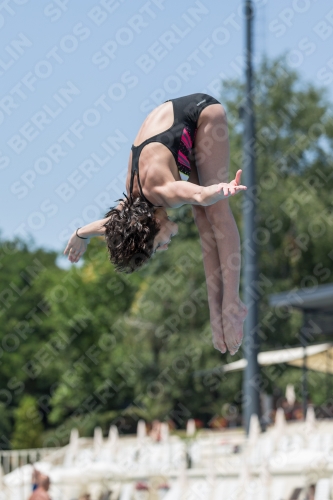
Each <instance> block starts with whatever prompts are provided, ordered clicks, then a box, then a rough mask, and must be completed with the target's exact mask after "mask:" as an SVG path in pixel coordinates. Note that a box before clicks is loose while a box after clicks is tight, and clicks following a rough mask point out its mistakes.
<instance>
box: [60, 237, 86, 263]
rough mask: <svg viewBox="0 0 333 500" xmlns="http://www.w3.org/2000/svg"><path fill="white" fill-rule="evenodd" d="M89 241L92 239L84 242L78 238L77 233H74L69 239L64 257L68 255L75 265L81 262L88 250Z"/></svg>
mask: <svg viewBox="0 0 333 500" xmlns="http://www.w3.org/2000/svg"><path fill="white" fill-rule="evenodd" d="M89 241H90V238H88V239H87V240H83V239H81V238H78V236H76V233H73V234H72V236H71V237H70V238H69V241H68V243H67V246H66V248H65V250H64V255H68V260H69V261H70V262H72V263H73V264H74V263H75V262H79V260H80V258H81V257H82V255H83V254H84V252H85V251H86V250H87V246H88V243H89Z"/></svg>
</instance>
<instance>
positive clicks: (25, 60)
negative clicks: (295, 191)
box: [0, 0, 333, 250]
mask: <svg viewBox="0 0 333 500" xmlns="http://www.w3.org/2000/svg"><path fill="white" fill-rule="evenodd" d="M253 3H254V6H255V11H256V20H255V36H254V49H255V55H256V57H257V58H260V56H261V55H262V54H263V53H266V55H267V56H268V57H271V58H272V57H276V56H278V55H279V54H281V53H282V52H285V51H287V53H288V61H289V65H290V67H291V68H293V69H297V70H298V71H299V72H300V73H301V75H302V76H303V77H304V78H305V79H306V80H307V81H311V82H313V83H314V84H315V85H318V86H324V87H327V88H328V89H329V95H330V97H331V99H332V96H333V93H332V84H331V80H332V81H333V53H332V47H333V44H332V41H333V8H332V3H331V2H330V0H321V1H319V0H297V1H296V0H280V1H279V2H276V1H274V0H258V1H254V2H253ZM242 5H243V2H226V1H217V0H214V1H212V0H210V1H208V0H200V1H199V0H182V2H180V1H178V2H177V1H175V0H142V1H135V2H134V1H132V2H130V1H129V0H122V1H121V0H100V1H92V0H83V1H79V0H76V1H75V0H53V1H52V2H49V1H46V0H43V1H38V2H34V1H33V0H7V1H6V2H2V3H1V6H0V30H1V41H2V44H1V48H0V78H1V95H0V128H1V131H0V133H1V135H0V137H1V142H0V175H1V191H2V195H1V202H0V203H1V219H0V230H1V232H2V237H3V238H13V237H14V236H15V235H19V236H21V237H23V238H24V239H26V240H29V239H32V240H33V241H34V242H35V244H36V245H38V246H43V247H45V248H49V249H56V250H62V249H63V248H64V246H65V244H66V242H67V240H68V237H69V235H70V234H71V232H72V231H73V229H74V228H76V227H78V226H82V225H84V224H86V223H88V222H91V221H92V220H96V219H98V218H101V217H102V216H103V215H104V213H105V212H106V211H107V210H108V208H109V207H110V206H111V205H112V204H113V202H114V201H115V200H116V199H118V198H119V197H120V196H121V195H122V192H123V191H124V189H125V183H124V177H125V174H126V169H127V161H128V154H129V150H130V146H131V144H132V142H133V140H134V138H135V135H136V133H137V130H138V128H139V126H140V124H141V122H142V121H143V119H144V118H145V116H146V115H147V113H148V112H149V111H150V110H151V109H153V107H154V106H156V105H157V104H159V103H161V102H163V101H165V100H167V99H170V98H173V97H178V96H180V95H186V94H190V93H193V92H201V91H205V92H207V93H210V94H212V95H214V96H215V97H219V90H218V88H219V80H220V79H221V76H225V77H235V76H239V75H240V77H241V78H243V75H242V69H241V66H240V61H241V59H242V54H243V47H244V18H243V15H242Z"/></svg>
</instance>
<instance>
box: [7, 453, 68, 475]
mask: <svg viewBox="0 0 333 500" xmlns="http://www.w3.org/2000/svg"><path fill="white" fill-rule="evenodd" d="M56 450H59V448H32V449H29V450H6V451H3V450H0V465H1V466H2V470H3V473H4V474H8V473H9V472H12V471H13V470H15V469H17V468H18V467H22V466H23V465H26V464H33V463H34V462H38V461H39V460H42V459H44V458H45V457H46V456H47V455H50V453H53V452H54V451H56Z"/></svg>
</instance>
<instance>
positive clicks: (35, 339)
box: [0, 58, 333, 447]
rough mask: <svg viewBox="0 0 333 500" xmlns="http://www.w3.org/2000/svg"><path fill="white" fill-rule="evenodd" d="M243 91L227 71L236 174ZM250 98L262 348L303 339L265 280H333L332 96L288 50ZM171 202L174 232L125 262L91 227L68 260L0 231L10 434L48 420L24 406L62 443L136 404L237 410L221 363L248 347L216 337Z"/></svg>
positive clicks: (177, 415)
mask: <svg viewBox="0 0 333 500" xmlns="http://www.w3.org/2000/svg"><path fill="white" fill-rule="evenodd" d="M243 95H244V86H243V84H242V82H241V81H239V80H229V81H225V82H223V85H222V86H221V102H222V103H223V105H224V107H225V108H226V110H227V116H228V123H229V136H230V178H231V177H233V176H234V174H235V172H236V170H237V169H238V168H241V167H242V121H241V119H240V118H239V114H240V111H241V109H242V106H244V99H243ZM255 109H256V120H257V121H256V131H257V145H256V147H257V186H256V190H255V192H254V193H253V197H254V198H255V197H257V198H258V210H257V213H258V215H257V223H258V229H257V233H256V237H257V242H258V263H259V271H260V284H259V286H258V293H259V295H260V322H261V324H260V336H261V342H262V349H272V348H283V347H285V346H288V345H298V344H299V337H298V332H299V327H300V324H301V316H300V314H296V313H294V312H293V313H291V312H290V311H287V312H285V313H284V314H283V315H281V314H279V313H278V312H277V311H273V310H272V309H270V308H269V306H268V300H267V297H268V294H270V293H273V292H278V291H286V290H289V289H293V288H306V287H309V286H317V285H320V284H324V283H327V282H332V260H333V252H332V248H333V232H332V230H331V228H332V225H333V216H332V201H331V193H332V188H333V170H332V160H331V158H332V155H331V150H332V141H333V120H332V116H333V114H332V105H331V104H330V103H329V101H328V99H327V96H326V94H325V92H324V90H322V89H317V88H314V87H313V85H311V84H306V83H304V82H303V81H302V80H301V79H300V77H299V75H297V73H295V72H293V71H291V70H290V69H289V68H288V66H287V64H286V63H285V60H284V58H280V59H277V60H274V61H267V60H265V59H264V60H263V61H262V63H261V65H260V67H259V69H258V71H257V75H256V95H255ZM242 203H243V197H242V195H238V196H237V197H234V198H232V199H231V200H230V204H231V207H232V210H233V212H234V214H235V218H236V221H237V224H238V227H239V229H240V233H241V235H242V229H243V228H242V224H243V222H242ZM171 216H172V217H173V218H174V219H175V220H176V221H177V222H178V223H179V228H180V229H179V236H178V237H177V238H176V239H175V240H174V241H173V243H172V245H171V246H170V248H169V250H168V252H164V253H161V254H158V255H155V256H154V257H153V259H152V261H151V263H150V264H149V265H148V266H146V267H145V268H144V269H143V270H141V271H140V272H138V273H135V274H133V275H130V276H128V275H122V274H119V273H116V272H115V271H114V269H113V268H112V266H111V265H110V263H109V262H108V255H107V252H106V249H105V243H104V241H103V238H95V239H93V240H92V241H91V243H90V244H89V247H88V251H87V253H86V254H85V255H84V258H83V265H82V266H81V267H78V266H74V265H73V266H72V267H71V268H70V269H69V270H67V271H65V270H63V269H59V268H58V267H57V265H56V254H55V253H52V252H46V251H44V250H42V249H37V250H36V249H32V248H29V246H28V245H27V244H26V243H24V242H21V241H14V242H7V241H2V246H1V254H0V265H1V278H2V279H1V283H0V298H1V300H0V307H1V309H0V336H1V349H0V361H1V362H2V365H1V370H2V377H1V380H0V384H1V386H0V394H1V399H0V401H1V403H2V405H0V415H1V416H2V418H1V423H0V426H1V432H2V434H1V436H2V437H1V446H2V447H8V446H10V441H12V442H13V445H14V446H28V442H25V441H24V439H23V437H24V436H23V434H24V433H23V434H22V429H26V431H25V434H26V436H27V441H29V446H32V445H34V444H33V443H36V442H37V441H35V438H31V437H30V430H29V429H30V427H29V425H30V424H31V432H34V429H35V428H38V425H40V423H39V424H38V425H37V424H36V422H34V423H31V422H32V421H30V424H29V420H27V419H26V418H25V415H26V414H27V412H28V413H29V411H30V410H29V411H28V410H27V408H28V409H29V408H33V409H34V410H31V411H32V413H33V414H35V415H39V416H40V415H42V418H43V422H44V424H45V427H46V431H45V432H44V434H43V440H42V444H44V445H56V446H58V445H61V444H63V443H66V442H67V441H68V437H69V433H70V429H71V428H72V427H74V426H75V427H78V428H79V430H80V433H81V434H84V435H91V433H92V431H93V428H94V426H95V425H101V426H102V427H103V428H104V430H105V431H107V429H108V427H109V425H110V424H111V423H113V424H116V425H118V427H119V430H120V432H129V431H133V430H134V429H135V427H136V422H137V420H138V418H145V419H147V420H152V419H154V418H160V419H164V420H168V419H172V420H174V421H175V422H176V424H177V426H178V427H184V425H185V422H186V420H187V419H188V418H189V417H196V418H200V419H202V420H203V421H204V422H205V423H208V422H209V421H210V419H211V418H212V417H213V416H214V415H221V414H223V415H224V416H227V418H230V419H233V418H235V417H236V416H237V412H238V411H239V410H240V407H241V400H242V394H241V381H242V374H241V373H233V374H225V375H223V373H222V371H221V367H222V366H223V364H225V363H227V362H230V361H234V360H235V359H238V357H240V356H241V353H239V354H238V355H237V356H235V357H233V358H231V357H230V356H229V355H223V356H222V355H221V354H220V353H219V352H218V351H216V350H215V349H214V348H213V346H212V340H211V331H210V326H209V312H208V303H207V294H206V284H205V278H204V271H203V266H202V259H201V250H200V244H199V238H198V232H197V229H196V227H195V225H194V223H193V218H192V210H191V207H189V206H184V207H181V208H180V209H177V210H173V211H172V213H171ZM312 340H313V341H314V342H315V341H317V340H320V339H319V338H315V337H313V339H312ZM297 374H298V376H297ZM264 376H265V383H266V388H265V389H266V391H273V390H274V388H276V387H277V388H279V389H280V390H283V389H284V387H285V385H286V384H287V382H288V380H290V379H292V380H294V381H297V380H299V372H298V370H297V369H295V368H288V367H286V366H282V367H279V371H276V370H274V369H265V370H264ZM310 382H311V384H310V391H311V394H312V399H313V401H314V402H316V404H321V403H323V401H324V400H325V397H326V392H325V389H324V384H322V377H321V376H320V375H318V374H314V375H313V376H312V377H311V380H310ZM296 390H297V391H298V388H297V387H296ZM24 392H25V393H28V394H31V395H33V397H34V398H35V399H34V400H32V399H29V398H28V399H26V398H23V393H24ZM37 408H38V411H37ZM35 409H36V413H35ZM36 418H37V417H36ZM38 418H39V417H38ZM40 432H41V430H40V429H39V434H40Z"/></svg>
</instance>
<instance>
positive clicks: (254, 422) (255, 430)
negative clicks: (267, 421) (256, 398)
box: [248, 413, 261, 446]
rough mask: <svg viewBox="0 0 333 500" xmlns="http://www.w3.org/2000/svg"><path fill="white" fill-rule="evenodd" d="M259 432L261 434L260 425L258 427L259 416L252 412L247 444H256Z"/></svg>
mask: <svg viewBox="0 0 333 500" xmlns="http://www.w3.org/2000/svg"><path fill="white" fill-rule="evenodd" d="M260 434H261V427H260V422H259V417H258V415H257V414H256V413H252V415H251V419H250V429H249V437H248V444H249V446H254V445H256V444H257V442H258V440H259V437H260Z"/></svg>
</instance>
